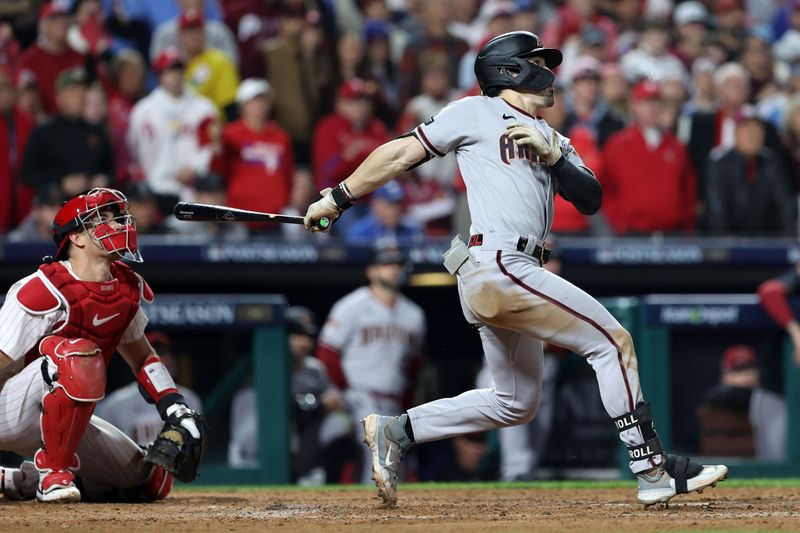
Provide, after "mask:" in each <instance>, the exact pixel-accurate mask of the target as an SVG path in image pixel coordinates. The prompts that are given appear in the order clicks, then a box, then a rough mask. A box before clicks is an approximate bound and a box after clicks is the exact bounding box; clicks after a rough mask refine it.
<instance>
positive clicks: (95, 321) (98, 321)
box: [92, 313, 119, 327]
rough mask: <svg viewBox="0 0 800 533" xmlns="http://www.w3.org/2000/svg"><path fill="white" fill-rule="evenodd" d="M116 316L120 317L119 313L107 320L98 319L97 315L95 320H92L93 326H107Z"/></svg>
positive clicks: (106, 318)
mask: <svg viewBox="0 0 800 533" xmlns="http://www.w3.org/2000/svg"><path fill="white" fill-rule="evenodd" d="M116 316H119V313H115V314H113V315H111V316H107V317H105V318H98V317H97V315H94V318H92V325H93V326H94V327H97V326H102V325H103V324H105V323H106V322H108V321H109V320H111V319H112V318H114V317H116Z"/></svg>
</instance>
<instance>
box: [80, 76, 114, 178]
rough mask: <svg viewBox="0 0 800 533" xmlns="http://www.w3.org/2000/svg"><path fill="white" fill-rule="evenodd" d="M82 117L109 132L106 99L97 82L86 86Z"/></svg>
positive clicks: (101, 87)
mask: <svg viewBox="0 0 800 533" xmlns="http://www.w3.org/2000/svg"><path fill="white" fill-rule="evenodd" d="M83 119H84V120H85V121H86V122H88V123H89V124H92V125H94V126H97V127H98V128H101V129H102V130H104V131H105V132H106V134H109V133H110V130H109V128H108V99H107V98H106V93H105V91H104V90H103V86H102V85H100V83H99V82H95V83H93V84H91V85H89V86H88V87H87V88H86V99H85V101H84V103H83ZM109 140H110V139H109ZM112 151H113V148H112ZM112 178H113V176H112Z"/></svg>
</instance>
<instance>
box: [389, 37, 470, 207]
mask: <svg viewBox="0 0 800 533" xmlns="http://www.w3.org/2000/svg"><path fill="white" fill-rule="evenodd" d="M420 67H421V69H422V80H421V88H422V92H421V93H420V94H419V95H417V96H415V97H414V98H412V99H411V100H410V101H409V102H408V104H407V105H406V108H405V111H404V112H403V115H402V116H401V117H400V120H399V121H398V124H397V130H398V131H401V132H406V131H411V130H413V129H414V128H415V127H417V126H418V125H419V124H421V123H423V122H425V121H426V120H428V119H430V118H431V117H432V116H434V115H435V114H436V113H438V112H439V111H440V110H441V109H442V108H443V107H444V106H446V105H447V104H448V103H450V102H451V101H453V99H454V98H455V96H456V93H455V91H454V90H453V89H452V87H451V86H450V68H451V65H449V64H448V62H447V56H445V55H444V54H442V53H439V52H425V53H424V54H423V57H421V58H420ZM473 78H474V75H473ZM473 83H474V82H473ZM456 166H457V165H456V158H455V154H447V155H446V156H445V157H437V158H435V159H432V160H431V161H428V162H426V163H425V164H424V165H421V166H419V167H417V168H416V169H415V173H416V174H417V176H419V177H420V178H422V179H423V180H425V181H437V182H438V184H439V186H440V187H442V188H443V189H444V190H445V191H449V190H450V189H452V187H453V180H454V179H455V175H456Z"/></svg>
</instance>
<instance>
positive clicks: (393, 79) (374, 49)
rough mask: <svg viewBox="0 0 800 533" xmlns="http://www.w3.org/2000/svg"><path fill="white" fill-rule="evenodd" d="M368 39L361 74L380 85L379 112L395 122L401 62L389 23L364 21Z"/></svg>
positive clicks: (377, 108) (377, 85) (382, 118)
mask: <svg viewBox="0 0 800 533" xmlns="http://www.w3.org/2000/svg"><path fill="white" fill-rule="evenodd" d="M373 3H377V2H373ZM364 43H365V46H366V49H365V51H364V59H363V60H362V62H361V64H360V65H359V67H358V77H360V78H362V79H364V80H366V81H368V82H371V83H374V84H375V85H376V89H377V93H378V98H377V101H376V107H375V116H376V117H378V118H380V119H381V120H383V121H384V122H385V123H386V124H387V125H389V126H391V125H393V124H394V123H395V121H396V120H397V114H398V113H399V111H400V109H399V106H400V101H399V96H398V94H397V90H398V89H397V66H396V65H395V64H394V62H393V61H392V58H391V55H390V48H389V46H390V45H389V25H388V24H386V23H385V22H383V21H382V20H368V21H367V22H366V24H365V25H364Z"/></svg>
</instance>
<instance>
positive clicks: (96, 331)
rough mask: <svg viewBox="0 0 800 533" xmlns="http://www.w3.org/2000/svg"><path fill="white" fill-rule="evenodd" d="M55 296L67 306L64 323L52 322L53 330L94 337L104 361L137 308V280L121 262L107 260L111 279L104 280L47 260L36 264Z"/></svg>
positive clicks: (110, 354) (113, 349)
mask: <svg viewBox="0 0 800 533" xmlns="http://www.w3.org/2000/svg"><path fill="white" fill-rule="evenodd" d="M40 270H41V272H42V274H44V276H45V277H47V279H48V280H49V281H50V283H51V284H52V285H53V287H54V288H55V290H56V291H57V292H58V294H57V295H56V297H58V298H59V299H60V300H61V301H62V302H65V303H66V306H67V309H68V310H67V317H66V323H64V322H60V323H58V324H56V325H55V328H54V332H58V334H59V335H63V336H64V337H67V338H70V339H78V338H84V339H89V340H91V341H94V343H95V344H97V345H98V346H99V347H100V349H101V350H102V352H103V359H104V360H105V362H106V363H108V361H109V359H111V356H112V355H114V351H115V350H116V349H117V344H119V341H120V339H121V338H122V334H123V333H124V332H125V330H126V329H127V327H128V324H130V322H131V320H133V317H134V316H136V313H137V311H138V310H139V299H140V297H141V295H142V290H143V288H142V285H140V283H141V284H144V281H143V280H141V279H140V278H139V277H138V276H137V275H136V274H135V273H134V272H133V271H132V270H131V269H130V268H128V267H127V266H126V265H125V264H123V263H117V262H115V263H112V264H111V275H112V276H113V278H114V279H112V280H111V281H104V282H92V281H81V280H77V279H75V277H74V276H73V275H72V274H70V273H69V272H68V271H67V269H66V268H65V267H64V265H62V264H60V263H51V264H46V265H42V266H41V267H40Z"/></svg>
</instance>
